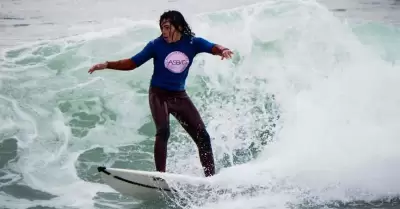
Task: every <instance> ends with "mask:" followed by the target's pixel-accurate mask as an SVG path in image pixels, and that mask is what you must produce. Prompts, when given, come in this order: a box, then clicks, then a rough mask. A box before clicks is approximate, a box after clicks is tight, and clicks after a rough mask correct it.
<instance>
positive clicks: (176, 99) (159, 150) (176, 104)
mask: <svg viewBox="0 0 400 209" xmlns="http://www.w3.org/2000/svg"><path fill="white" fill-rule="evenodd" d="M149 102H150V109H151V112H152V115H153V120H154V122H155V125H156V130H157V132H156V142H155V147H154V158H155V161H156V162H155V163H156V169H157V171H161V172H165V165H166V158H167V142H168V138H169V135H170V130H169V114H170V113H171V114H172V115H173V116H174V117H175V118H176V119H177V120H178V121H179V122H180V124H181V125H182V127H183V128H184V129H185V130H186V131H187V132H188V134H189V135H190V136H191V138H192V139H193V140H194V142H195V143H196V145H197V148H198V151H199V156H200V162H201V164H202V166H203V169H204V174H205V176H212V175H214V174H215V166H214V157H213V152H212V147H211V139H210V136H209V134H208V132H207V130H206V128H205V125H204V122H203V120H202V119H201V117H200V114H199V112H198V111H197V109H196V107H195V106H194V105H193V103H192V101H191V100H190V98H189V96H188V95H187V94H186V92H185V91H179V92H170V91H165V90H162V89H159V88H155V87H151V88H150V94H149Z"/></svg>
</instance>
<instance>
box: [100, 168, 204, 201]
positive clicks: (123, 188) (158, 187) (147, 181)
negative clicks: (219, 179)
mask: <svg viewBox="0 0 400 209" xmlns="http://www.w3.org/2000/svg"><path fill="white" fill-rule="evenodd" d="M97 170H98V172H100V175H101V177H102V179H103V181H104V183H106V184H107V185H109V186H110V187H111V188H113V189H114V190H116V191H117V192H119V193H121V194H124V195H128V196H132V197H134V198H137V199H142V200H148V199H154V198H159V197H161V196H163V195H171V193H172V192H174V188H172V187H170V186H169V183H173V184H175V183H176V184H179V185H187V186H190V187H192V188H193V187H199V188H200V187H202V186H204V185H207V184H209V181H208V180H207V178H204V177H194V176H186V175H181V174H173V173H162V172H151V171H140V170H132V169H121V168H106V167H102V166H100V167H98V168H97Z"/></svg>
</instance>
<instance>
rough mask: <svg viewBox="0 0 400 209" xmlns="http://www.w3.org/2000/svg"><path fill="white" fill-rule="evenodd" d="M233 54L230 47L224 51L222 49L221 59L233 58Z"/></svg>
mask: <svg viewBox="0 0 400 209" xmlns="http://www.w3.org/2000/svg"><path fill="white" fill-rule="evenodd" d="M232 54H233V52H232V51H231V50H230V49H225V50H224V51H222V54H221V60H223V59H224V58H225V59H230V58H232Z"/></svg>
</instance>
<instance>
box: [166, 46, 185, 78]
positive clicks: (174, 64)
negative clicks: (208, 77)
mask: <svg viewBox="0 0 400 209" xmlns="http://www.w3.org/2000/svg"><path fill="white" fill-rule="evenodd" d="M188 65H189V58H188V57H187V56H186V54H184V53H182V52H180V51H174V52H171V53H169V54H168V56H167V57H166V58H165V60H164V66H165V68H167V69H168V70H169V71H171V72H173V73H181V72H183V71H184V70H185V69H186V67H187V66H188Z"/></svg>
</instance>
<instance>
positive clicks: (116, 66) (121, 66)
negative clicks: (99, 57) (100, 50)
mask: <svg viewBox="0 0 400 209" xmlns="http://www.w3.org/2000/svg"><path fill="white" fill-rule="evenodd" d="M153 54H154V49H153V42H149V43H147V45H146V46H145V47H144V48H143V49H142V50H141V51H140V52H139V53H137V54H136V55H135V56H133V57H131V58H127V59H122V60H117V61H107V62H105V63H100V64H97V65H94V66H93V67H92V68H90V70H89V73H93V72H94V71H96V70H103V69H106V68H107V69H113V70H123V71H127V70H133V69H135V68H138V67H140V66H141V65H143V64H144V63H145V62H147V61H148V60H149V59H151V58H153Z"/></svg>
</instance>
